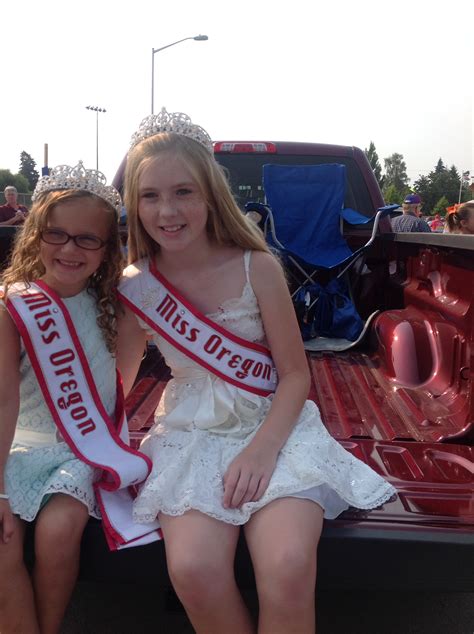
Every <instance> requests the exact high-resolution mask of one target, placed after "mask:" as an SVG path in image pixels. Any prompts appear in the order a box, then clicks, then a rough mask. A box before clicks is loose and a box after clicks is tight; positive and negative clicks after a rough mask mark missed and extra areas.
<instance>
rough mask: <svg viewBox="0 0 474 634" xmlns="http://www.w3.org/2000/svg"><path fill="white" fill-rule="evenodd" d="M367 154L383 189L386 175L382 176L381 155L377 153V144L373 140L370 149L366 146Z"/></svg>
mask: <svg viewBox="0 0 474 634" xmlns="http://www.w3.org/2000/svg"><path fill="white" fill-rule="evenodd" d="M364 152H365V155H366V156H367V159H368V161H369V163H370V167H371V168H372V170H373V172H374V175H375V178H376V179H377V182H378V184H379V186H380V188H381V189H382V187H383V181H384V177H383V176H382V166H381V165H380V162H379V157H378V154H377V150H376V149H375V144H374V142H373V141H371V142H370V145H369V149H367V148H365V150H364Z"/></svg>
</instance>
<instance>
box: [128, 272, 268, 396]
mask: <svg viewBox="0 0 474 634" xmlns="http://www.w3.org/2000/svg"><path fill="white" fill-rule="evenodd" d="M148 269H149V272H150V274H151V275H152V276H153V277H154V278H155V279H156V281H157V283H158V285H159V286H160V285H161V286H162V287H163V288H165V289H166V291H167V294H168V295H169V296H171V297H172V298H173V299H175V300H177V302H179V303H180V304H182V305H183V306H184V307H185V308H186V310H188V311H189V313H190V314H191V315H192V316H193V317H194V318H195V319H196V321H201V322H203V323H204V324H206V325H207V326H208V327H209V328H210V329H212V330H214V331H216V332H218V333H219V334H221V335H222V336H223V337H226V338H227V339H229V340H230V341H232V342H234V343H235V344H236V345H237V346H240V347H243V348H246V349H249V350H252V351H255V352H256V353H258V354H259V355H264V357H265V358H266V360H267V362H268V365H269V366H271V373H272V375H273V376H276V369H275V367H274V364H273V361H272V358H271V353H270V350H269V349H268V348H266V347H265V346H263V345H261V344H259V343H255V342H253V341H248V340H246V339H243V338H242V337H239V336H238V335H236V334H234V333H232V332H230V331H229V330H227V329H226V328H224V327H223V326H221V325H220V324H217V323H216V322H214V321H213V320H212V319H209V317H207V316H206V315H204V314H203V313H201V312H200V311H199V310H197V308H195V307H194V306H193V305H192V304H191V303H190V302H189V301H188V300H187V299H186V298H185V297H183V296H182V295H181V294H180V292H179V291H178V290H177V289H176V288H175V287H174V286H173V285H172V284H170V282H168V280H167V279H166V278H165V277H163V275H162V274H161V273H159V271H158V270H157V269H156V267H155V265H154V263H153V262H151V261H150V262H148ZM131 283H133V281H131ZM118 295H119V298H120V300H121V301H122V302H123V303H124V304H125V305H126V306H128V307H129V308H130V309H131V310H132V311H133V312H134V313H135V314H136V315H138V316H139V317H140V319H142V320H143V321H144V322H146V323H147V324H148V326H150V328H151V329H152V330H154V331H155V332H157V333H158V334H159V335H160V336H162V337H163V338H164V339H166V341H168V343H170V344H171V345H173V346H174V347H175V348H177V349H178V350H180V351H181V352H182V353H183V354H185V355H186V356H187V357H189V358H190V359H192V360H193V361H195V362H196V363H197V364H199V365H200V366H202V367H204V368H206V370H208V371H209V372H211V373H212V374H215V375H216V376H218V377H219V378H221V379H222V380H224V381H226V382H227V383H230V384H232V385H235V386H236V387H238V388H241V389H244V390H247V391H248V392H251V393H253V394H257V395H259V396H269V395H270V394H272V393H273V392H274V391H275V388H276V380H275V381H274V382H273V387H272V388H268V389H265V388H261V387H256V386H254V385H249V384H248V383H246V382H245V380H244V379H243V380H239V379H238V378H234V377H232V376H229V374H226V373H225V372H222V371H221V370H220V369H219V368H217V367H215V366H213V365H212V364H211V363H209V362H208V361H206V360H205V359H203V358H202V357H201V356H199V355H198V354H196V352H193V351H192V350H190V349H189V347H187V346H186V345H184V344H182V343H181V342H179V341H177V340H176V339H175V338H174V337H173V336H171V335H170V334H169V333H168V332H167V331H166V330H165V329H164V328H163V327H162V326H161V325H160V323H159V322H158V320H159V319H160V315H159V314H158V313H156V321H155V320H153V319H152V318H150V317H149V316H148V315H147V314H146V313H145V312H144V311H143V310H142V309H141V308H140V307H139V306H137V305H136V304H135V303H134V302H133V300H132V299H131V298H130V297H128V296H127V295H125V294H124V290H120V289H119V290H118ZM267 383H268V384H270V381H267Z"/></svg>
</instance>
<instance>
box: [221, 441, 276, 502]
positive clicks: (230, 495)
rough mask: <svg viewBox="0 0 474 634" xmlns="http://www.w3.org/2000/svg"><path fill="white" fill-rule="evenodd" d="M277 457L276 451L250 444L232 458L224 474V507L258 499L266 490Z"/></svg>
mask: <svg viewBox="0 0 474 634" xmlns="http://www.w3.org/2000/svg"><path fill="white" fill-rule="evenodd" d="M277 457H278V452H274V451H272V450H268V449H261V448H258V447H253V446H252V445H251V444H250V445H249V446H248V447H246V448H245V449H244V450H243V451H242V452H241V453H240V454H239V455H238V456H237V457H236V458H234V460H233V461H232V462H231V464H230V465H229V468H228V469H227V471H226V473H225V475H224V498H223V501H222V504H223V506H224V508H239V507H241V506H242V504H245V503H246V502H255V501H256V500H259V499H260V498H261V497H262V495H263V494H264V493H265V491H266V490H267V487H268V483H269V482H270V479H271V477H272V474H273V471H274V470H275V464H276V461H277Z"/></svg>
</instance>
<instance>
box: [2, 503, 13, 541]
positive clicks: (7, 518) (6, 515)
mask: <svg viewBox="0 0 474 634" xmlns="http://www.w3.org/2000/svg"><path fill="white" fill-rule="evenodd" d="M12 535H13V513H12V510H11V508H10V504H9V502H8V500H0V539H1V540H2V541H3V543H4V544H8V542H9V541H10V539H11V536H12Z"/></svg>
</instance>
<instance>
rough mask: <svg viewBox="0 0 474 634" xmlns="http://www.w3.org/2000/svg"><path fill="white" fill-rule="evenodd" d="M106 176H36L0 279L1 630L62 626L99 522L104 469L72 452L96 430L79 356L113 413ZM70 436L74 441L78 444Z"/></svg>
mask: <svg viewBox="0 0 474 634" xmlns="http://www.w3.org/2000/svg"><path fill="white" fill-rule="evenodd" d="M104 181H105V179H103V175H102V174H101V173H100V172H96V171H95V170H85V169H84V168H83V167H82V165H81V164H79V166H78V167H77V168H75V169H74V168H69V167H68V166H60V168H57V170H56V172H55V170H52V172H51V174H50V176H46V177H43V178H41V179H40V180H39V182H38V185H37V187H36V190H35V194H34V197H33V200H34V205H33V208H32V209H31V211H30V213H29V216H28V218H27V219H26V222H25V224H24V227H23V229H22V230H21V231H20V232H19V233H18V235H17V239H16V243H15V246H14V250H13V254H12V258H11V263H10V265H9V267H8V268H7V269H6V270H5V271H4V273H3V276H2V283H3V289H2V296H3V301H0V377H1V380H0V597H1V600H0V631H2V632H13V631H15V632H29V633H30V634H33V633H39V632H41V633H42V634H47V633H48V634H52V633H55V632H58V631H59V628H60V623H61V621H62V618H63V615H64V612H65V609H66V606H67V603H68V601H69V598H70V596H71V593H72V590H73V587H74V584H75V581H76V577H77V573H78V565H79V550H80V542H81V536H82V533H83V530H84V527H85V525H86V522H87V520H88V518H89V516H90V515H91V516H93V517H96V518H99V517H100V516H101V512H100V509H99V504H98V498H97V496H96V492H95V488H94V483H95V482H96V481H97V480H98V479H99V477H100V475H101V471H100V469H98V468H97V461H95V463H94V460H91V459H90V458H88V457H87V455H85V454H84V451H83V448H82V446H81V445H80V439H81V438H88V437H89V435H91V436H92V435H93V434H92V433H91V432H92V431H94V428H95V425H96V424H97V421H96V419H94V420H92V418H91V417H90V416H87V415H86V410H87V411H89V410H90V409H91V405H90V403H89V402H88V401H87V398H86V397H87V396H88V395H87V393H86V392H85V390H82V391H81V389H80V388H79V387H78V386H79V385H80V383H79V379H78V377H77V376H75V375H74V372H75V370H74V368H75V366H74V365H73V363H75V362H76V358H75V357H77V356H81V355H82V357H81V358H82V359H83V361H84V367H85V373H86V374H87V373H88V372H90V373H91V379H90V382H91V384H94V385H95V387H94V388H91V389H95V390H96V393H98V394H100V400H101V405H100V407H102V408H103V411H104V417H107V416H110V417H111V418H113V417H114V413H115V408H116V395H117V391H116V379H115V374H116V370H115V356H114V351H115V347H116V336H117V332H116V311H117V306H116V299H115V294H114V287H115V286H116V284H117V282H118V279H119V277H120V273H121V270H122V261H121V249H120V241H119V232H118V209H120V196H119V194H118V192H117V191H116V190H115V189H114V188H112V187H109V186H106V185H105V184H104ZM60 316H61V319H64V323H65V324H66V328H65V330H64V331H61V330H60V327H59V323H60V322H59V318H60ZM35 329H36V330H35ZM66 330H67V333H66ZM69 332H70V337H71V338H70V341H71V342H72V344H71V345H68V346H63V348H61V347H60V344H59V342H60V340H61V338H62V337H64V336H65V335H66V334H68V336H69ZM55 345H56V348H55V349H54V348H53V346H55ZM58 346H59V347H58ZM48 363H49V366H48ZM50 374H51V376H52V378H53V379H57V381H58V383H57V389H58V390H59V395H58V394H56V395H54V394H55V392H54V390H55V389H56V388H55V385H53V382H51V381H50V379H51V377H50ZM45 384H46V388H45ZM47 395H49V396H47ZM98 407H99V406H98ZM62 413H70V415H71V421H72V423H73V424H75V425H76V427H75V428H74V430H72V431H71V430H69V431H66V428H65V427H63V426H62V425H63V422H62V421H63V419H61V418H60V417H61V414H62ZM64 424H65V423H64ZM73 431H74V432H77V433H78V438H79V440H78V441H77V444H76V445H75V449H72V448H71V440H70V439H71V437H72V433H73ZM66 438H67V439H68V442H66ZM73 444H74V443H73ZM80 458H81V459H80ZM91 463H94V464H95V466H93V464H91ZM33 520H35V534H34V551H35V563H34V568H33V573H32V576H31V578H30V576H29V573H28V571H27V569H26V567H25V565H24V562H23V541H24V535H25V528H26V526H27V524H28V523H31V522H33Z"/></svg>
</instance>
